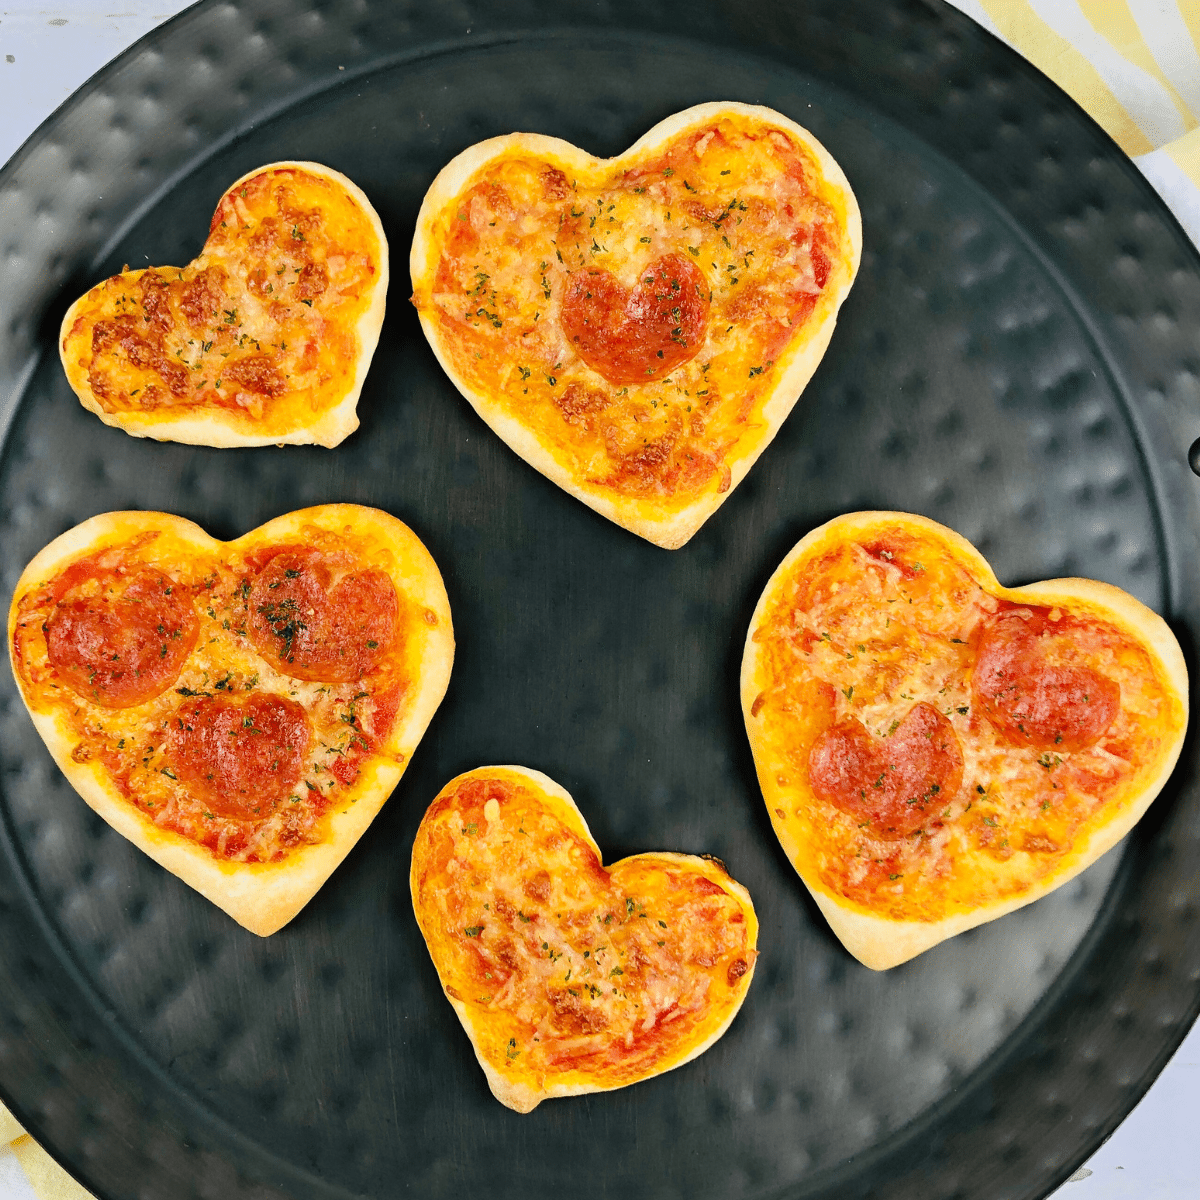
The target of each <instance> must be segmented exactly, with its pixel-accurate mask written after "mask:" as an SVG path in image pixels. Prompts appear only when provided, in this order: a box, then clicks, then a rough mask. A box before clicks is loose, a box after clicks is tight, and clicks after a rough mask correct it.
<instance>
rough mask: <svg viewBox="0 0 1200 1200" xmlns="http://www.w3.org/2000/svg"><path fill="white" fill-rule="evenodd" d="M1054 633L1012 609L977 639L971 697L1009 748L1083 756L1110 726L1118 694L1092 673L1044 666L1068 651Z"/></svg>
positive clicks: (1041, 620) (1033, 614)
mask: <svg viewBox="0 0 1200 1200" xmlns="http://www.w3.org/2000/svg"><path fill="white" fill-rule="evenodd" d="M1065 632H1066V631H1064V633H1065ZM1055 633H1056V630H1055V628H1054V624H1053V623H1052V622H1051V621H1050V620H1049V618H1048V617H1047V615H1046V613H1045V612H1040V611H1035V610H1031V609H1017V610H1015V611H1012V612H1008V613H1004V614H1002V615H1001V616H999V617H997V618H996V619H995V620H994V621H993V622H992V623H991V624H990V625H989V626H988V628H987V629H986V630H984V633H983V636H982V637H981V638H980V640H979V657H978V659H977V660H976V663H975V672H974V675H973V676H972V679H971V692H972V695H973V696H974V698H975V703H976V704H977V705H979V707H980V708H982V709H983V711H984V714H985V715H986V716H987V719H988V720H989V721H990V722H991V723H992V725H993V727H994V728H995V729H996V731H997V732H998V733H1000V734H1002V735H1003V736H1004V737H1005V738H1007V739H1008V741H1010V742H1012V743H1013V744H1014V745H1018V746H1032V747H1034V748H1035V749H1037V750H1051V749H1058V750H1084V749H1086V748H1087V747H1088V746H1094V745H1095V744H1096V742H1098V741H1099V740H1100V738H1101V737H1103V736H1104V733H1105V731H1106V730H1107V729H1108V727H1109V726H1110V725H1111V724H1112V723H1113V721H1114V720H1115V719H1116V716H1117V712H1118V711H1119V710H1120V707H1121V688H1120V685H1119V684H1117V683H1115V682H1113V680H1111V679H1108V678H1107V677H1106V676H1104V675H1101V674H1100V672H1099V671H1093V670H1092V669H1091V668H1090V667H1074V666H1066V665H1060V664H1056V663H1052V662H1050V661H1049V660H1048V658H1047V654H1048V652H1049V651H1050V650H1052V649H1061V648H1063V647H1064V646H1065V645H1067V644H1069V643H1067V640H1066V638H1065V637H1062V636H1055Z"/></svg>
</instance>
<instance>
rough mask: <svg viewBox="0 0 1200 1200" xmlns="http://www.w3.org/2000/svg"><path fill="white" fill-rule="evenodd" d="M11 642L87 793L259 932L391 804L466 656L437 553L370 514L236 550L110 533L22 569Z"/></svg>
mask: <svg viewBox="0 0 1200 1200" xmlns="http://www.w3.org/2000/svg"><path fill="white" fill-rule="evenodd" d="M8 644H9V651H10V654H11V656H12V666H13V674H14V676H15V677H16V680H17V685H18V687H19V688H20V691H21V697H22V699H23V700H24V701H25V705H26V707H27V708H28V709H29V712H30V715H31V716H32V717H33V722H34V725H36V727H37V730H38V732H39V733H40V734H41V735H42V737H43V739H44V740H45V742H46V745H47V746H48V747H49V748H50V752H51V754H53V755H54V759H55V761H56V762H57V763H58V765H59V766H60V767H61V768H62V771H63V774H64V775H66V777H67V779H68V781H69V782H70V783H71V785H72V786H73V787H74V788H75V789H76V791H78V792H79V794H80V795H81V796H82V797H83V798H84V799H85V800H86V801H87V802H88V804H90V805H91V806H92V808H94V809H95V810H96V812H98V813H99V814H100V815H101V816H102V817H103V818H104V819H105V820H106V821H107V822H108V823H109V824H110V825H111V826H112V827H113V828H114V829H115V830H117V832H118V833H121V834H123V835H124V836H125V837H127V838H129V840H130V841H132V842H133V843H134V845H136V846H138V847H139V848H140V849H142V850H144V851H145V852H146V853H147V854H148V855H150V857H151V858H153V859H154V860H155V861H156V862H158V863H160V864H161V865H162V866H164V867H166V868H167V869H168V870H169V871H172V872H174V874H176V875H178V876H179V878H180V879H182V880H183V881H184V882H185V883H188V884H190V885H191V886H192V887H194V888H195V889H196V890H197V891H198V892H200V893H201V894H202V895H204V896H206V897H207V898H208V899H209V900H211V901H212V902H213V903H214V904H216V905H218V906H219V907H220V908H223V909H224V910H225V911H226V912H227V913H229V915H230V916H232V917H233V918H234V920H236V921H238V922H240V923H241V924H242V925H244V926H245V927H246V928H247V929H249V930H251V931H253V932H254V933H257V934H262V935H264V936H265V935H266V934H270V933H274V932H275V931H276V930H277V929H279V928H280V927H281V926H283V925H285V924H286V923H287V922H288V921H290V920H291V919H292V918H293V917H294V916H295V915H296V914H297V913H298V912H299V911H300V909H301V908H303V907H304V905H305V904H307V903H308V901H309V900H311V899H312V897H313V896H314V895H315V894H316V892H317V890H318V889H319V888H320V886H321V884H323V883H324V882H325V880H326V879H327V878H328V877H329V875H330V874H331V873H332V872H333V870H334V868H335V867H336V866H337V865H338V863H340V862H341V861H342V859H343V858H344V857H345V856H346V854H347V853H349V851H350V848H351V847H352V846H353V845H354V843H355V842H357V841H358V839H359V838H360V837H361V836H362V834H363V831H364V830H365V829H366V828H367V826H368V825H369V824H370V823H371V821H372V819H373V818H374V816H375V814H376V813H377V812H378V811H379V810H380V808H381V807H382V806H383V802H384V801H385V800H386V799H387V798H388V796H389V795H390V793H391V791H392V789H393V788H394V787H395V786H396V784H397V782H398V781H399V779H400V776H401V775H402V774H403V773H404V769H405V767H406V766H407V764H408V760H409V758H410V757H411V756H412V753H413V750H414V749H415V748H416V745H417V743H418V742H419V741H420V740H421V735H422V734H423V733H424V732H425V727H426V726H427V725H428V724H429V722H430V720H431V718H432V717H433V714H434V712H435V710H436V709H437V706H438V705H439V704H440V703H441V700H442V696H443V695H444V694H445V691H446V685H447V683H448V682H449V679H450V665H451V662H452V660H453V657H454V634H453V631H452V628H451V623H450V607H449V604H448V602H447V600H446V589H445V588H444V587H443V585H442V577H441V575H440V574H439V573H438V569H437V566H436V565H435V564H434V561H433V559H432V558H430V556H429V552H428V551H427V550H426V549H425V547H424V546H423V545H422V544H421V542H420V541H419V540H418V539H417V537H416V535H415V534H414V533H413V532H412V531H411V530H410V529H409V528H408V527H407V526H405V525H403V524H401V523H400V522H399V521H397V520H396V519H395V517H391V516H388V514H387V513H383V512H380V511H379V510H378V509H373V508H362V507H360V506H358V505H355V504H327V505H322V506H321V507H318V508H306V509H301V510H300V511H298V512H293V513H288V514H287V515H286V516H283V517H278V518H276V519H275V520H274V521H269V522H268V523H267V524H266V525H262V526H260V527H259V528H258V529H255V530H254V531H253V532H251V533H248V534H246V535H245V536H244V537H240V538H238V539H237V540H236V541H233V542H218V541H215V540H214V539H213V538H210V537H209V536H208V535H207V534H206V533H205V532H204V531H203V530H202V529H200V528H199V526H197V525H193V524H192V523H191V522H190V521H185V520H183V519H181V518H180V517H174V516H170V515H168V514H166V513H154V512H117V513H106V514H104V515H103V516H98V517H93V518H92V519H91V520H90V521H84V522H83V524H82V525H77V526H76V527H75V528H74V529H70V530H68V531H67V532H66V533H64V534H63V535H62V536H61V537H59V538H56V539H55V540H54V541H53V542H51V543H50V545H49V546H47V547H46V548H45V549H44V550H43V551H42V552H41V553H40V554H38V556H37V557H36V558H35V559H34V560H33V562H31V563H30V564H29V566H28V567H26V568H25V571H24V573H23V574H22V576H21V578H20V580H19V582H18V583H17V589H16V594H15V595H14V597H13V603H12V609H11V611H10V613H9V621H8Z"/></svg>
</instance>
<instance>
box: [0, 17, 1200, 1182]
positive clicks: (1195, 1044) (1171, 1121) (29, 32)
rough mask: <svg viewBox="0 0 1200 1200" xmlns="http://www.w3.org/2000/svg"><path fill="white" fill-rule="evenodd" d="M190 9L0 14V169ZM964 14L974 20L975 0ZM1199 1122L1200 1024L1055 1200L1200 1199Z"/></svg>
mask: <svg viewBox="0 0 1200 1200" xmlns="http://www.w3.org/2000/svg"><path fill="white" fill-rule="evenodd" d="M1043 2H1046V0H1043ZM1063 2H1065V3H1069V4H1072V5H1074V3H1075V0H1063ZM1132 2H1134V3H1137V2H1139V0H1132ZM1142 2H1153V0H1142ZM187 7H188V5H187V4H186V3H182V2H180V0H151V3H150V4H149V5H142V4H139V3H132V4H130V3H129V0H125V3H124V4H123V3H122V0H75V2H74V3H70V4H52V5H48V6H46V7H37V6H34V5H21V6H19V7H12V8H0V163H3V162H6V161H7V160H8V159H9V158H10V157H11V156H12V154H13V153H14V151H16V150H17V148H18V147H19V146H20V145H21V143H22V142H23V141H24V140H25V139H26V138H27V137H29V135H30V134H32V133H33V131H34V130H35V129H36V128H37V127H38V125H40V124H41V122H42V121H44V120H45V119H46V118H47V117H48V116H49V115H50V114H51V113H52V112H53V111H54V109H55V108H57V107H58V106H59V105H60V104H61V103H62V102H63V101H64V100H66V99H67V97H68V96H70V94H71V93H72V92H73V91H74V90H75V89H76V88H77V87H78V86H79V85H80V84H81V83H83V82H84V80H86V79H87V78H89V76H91V75H93V74H94V73H95V72H96V71H98V70H99V69H100V68H101V67H102V66H104V64H105V63H107V62H108V61H109V60H110V59H112V58H114V57H115V56H116V55H117V54H119V53H120V52H121V51H122V50H124V49H125V48H126V47H127V46H129V45H130V44H131V43H133V42H134V41H136V40H137V39H138V38H140V37H141V36H142V35H143V34H145V33H147V32H149V31H150V30H151V29H153V28H154V26H156V25H158V24H159V23H161V22H162V21H164V20H166V19H167V18H168V17H171V16H174V15H175V14H176V13H178V12H181V11H182V10H183V9H184V8H187ZM959 7H961V8H963V9H964V10H965V11H967V12H970V11H971V6H970V0H962V2H960V3H959ZM1198 1116H1200V1025H1197V1026H1196V1027H1195V1028H1194V1029H1193V1030H1192V1031H1191V1033H1190V1034H1189V1035H1188V1037H1187V1039H1186V1040H1185V1041H1184V1043H1183V1045H1182V1046H1181V1047H1180V1049H1179V1052H1178V1053H1177V1054H1176V1055H1175V1057H1174V1058H1173V1059H1172V1060H1171V1062H1170V1064H1169V1065H1168V1066H1167V1069H1166V1070H1165V1071H1164V1072H1163V1073H1162V1075H1161V1076H1160V1077H1159V1078H1158V1080H1157V1081H1156V1082H1155V1084H1154V1086H1153V1087H1152V1088H1151V1089H1150V1091H1149V1092H1148V1093H1147V1094H1146V1097H1145V1098H1144V1099H1143V1100H1142V1102H1141V1103H1140V1104H1139V1105H1138V1106H1137V1108H1135V1109H1134V1111H1133V1112H1132V1113H1131V1114H1130V1115H1129V1117H1128V1118H1127V1119H1126V1120H1125V1122H1124V1124H1122V1125H1121V1127H1120V1128H1119V1129H1118V1130H1117V1132H1116V1133H1115V1134H1114V1135H1113V1136H1112V1138H1111V1139H1110V1140H1109V1141H1108V1142H1107V1143H1106V1144H1105V1145H1104V1146H1102V1147H1101V1148H1100V1149H1099V1150H1098V1151H1097V1152H1096V1153H1095V1154H1094V1155H1093V1156H1092V1158H1091V1159H1090V1160H1089V1161H1088V1163H1087V1165H1086V1166H1085V1167H1084V1168H1082V1169H1081V1170H1080V1171H1079V1172H1077V1174H1076V1177H1075V1178H1074V1179H1073V1180H1072V1181H1070V1182H1068V1183H1065V1184H1064V1185H1063V1186H1062V1187H1061V1188H1060V1189H1059V1190H1058V1191H1057V1192H1055V1193H1054V1196H1053V1200H1195V1198H1196V1197H1200V1126H1198V1122H1197V1117H1198ZM1085 1172H1086V1174H1085ZM0 1200H36V1198H35V1196H34V1193H33V1190H32V1189H31V1188H30V1186H29V1184H28V1182H27V1181H26V1180H25V1177H24V1175H23V1174H22V1173H21V1170H20V1167H19V1166H18V1165H17V1163H16V1160H15V1159H14V1158H13V1156H12V1153H11V1152H8V1151H6V1152H2V1153H0Z"/></svg>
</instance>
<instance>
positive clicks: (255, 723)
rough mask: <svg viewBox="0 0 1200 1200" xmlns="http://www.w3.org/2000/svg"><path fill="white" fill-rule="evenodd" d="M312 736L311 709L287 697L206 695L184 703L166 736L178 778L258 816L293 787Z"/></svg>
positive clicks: (223, 805)
mask: <svg viewBox="0 0 1200 1200" xmlns="http://www.w3.org/2000/svg"><path fill="white" fill-rule="evenodd" d="M311 741H312V724H311V722H310V721H309V719H308V716H307V714H306V713H305V711H304V709H303V708H301V707H300V705H299V704H297V703H296V702H295V701H294V700H289V699H287V698H286V697H284V696H263V695H254V696H251V697H249V699H247V700H234V699H232V698H227V697H223V696H222V697H205V698H204V699H201V700H197V701H195V702H193V703H191V704H185V705H184V706H183V707H182V708H180V709H179V710H178V711H177V712H176V714H175V717H174V719H173V720H172V721H171V723H170V725H169V726H168V733H167V743H168V746H169V751H168V757H169V758H170V760H171V763H172V765H173V767H174V769H175V771H176V773H177V775H178V778H179V779H180V780H181V781H182V782H184V783H186V784H188V785H189V786H190V787H191V788H192V789H193V791H194V793H195V794H196V795H198V796H201V797H203V799H204V801H205V803H206V804H207V805H208V807H209V808H210V809H212V810H214V811H216V812H219V813H222V814H224V815H227V816H233V817H248V816H253V815H255V814H258V813H260V812H261V811H262V810H263V809H264V808H270V807H271V806H273V805H275V804H277V803H278V802H279V801H280V800H283V799H284V798H285V797H286V796H287V795H288V794H289V793H290V792H292V791H294V790H295V788H296V785H297V784H298V783H299V782H300V776H301V774H302V773H303V771H304V766H305V760H306V758H307V756H308V750H309V743H310V742H311Z"/></svg>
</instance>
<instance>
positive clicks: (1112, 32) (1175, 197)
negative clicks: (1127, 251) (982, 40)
mask: <svg viewBox="0 0 1200 1200" xmlns="http://www.w3.org/2000/svg"><path fill="white" fill-rule="evenodd" d="M950 3H952V4H953V5H954V6H955V7H956V8H958V9H960V10H961V11H962V12H964V13H966V14H967V16H969V17H973V18H974V19H975V20H976V21H978V22H979V23H980V24H981V25H982V26H983V27H984V28H985V29H987V30H988V31H989V32H991V33H994V34H996V36H997V37H1000V38H1002V39H1003V40H1004V41H1006V42H1007V43H1008V44H1009V45H1010V46H1012V48H1013V49H1014V50H1016V51H1018V52H1019V53H1021V54H1023V55H1024V56H1025V57H1026V58H1027V59H1029V61H1030V62H1031V63H1033V65H1034V66H1035V67H1037V68H1039V69H1040V70H1042V71H1044V72H1045V73H1046V74H1047V75H1049V76H1050V78H1051V79H1053V80H1054V82H1055V83H1057V84H1058V85H1059V87H1061V88H1062V89H1063V91H1065V92H1067V93H1069V94H1070V95H1071V96H1072V97H1073V98H1074V99H1075V100H1076V101H1077V102H1078V103H1079V104H1080V105H1081V106H1082V107H1083V108H1086V109H1087V111H1088V112H1089V113H1091V115H1092V116H1093V117H1094V118H1095V119H1096V121H1098V122H1099V123H1100V124H1101V125H1102V126H1103V127H1104V129H1105V130H1106V131H1107V132H1108V134H1109V135H1110V136H1111V137H1112V138H1113V140H1114V141H1115V142H1116V143H1117V144H1118V145H1119V146H1120V147H1121V149H1122V150H1124V151H1125V153H1126V154H1128V155H1129V156H1130V157H1131V158H1132V159H1133V161H1134V162H1135V163H1137V165H1138V166H1139V167H1140V168H1141V170H1142V173H1143V174H1144V175H1145V176H1146V178H1147V179H1149V181H1150V182H1151V183H1152V184H1153V185H1154V187H1155V188H1157V189H1158V192H1159V194H1160V195H1161V196H1162V198H1163V199H1164V200H1165V201H1166V203H1167V206H1168V207H1169V208H1170V209H1171V210H1172V212H1174V214H1175V216H1176V217H1177V218H1178V220H1179V223H1180V224H1181V225H1182V226H1183V227H1184V229H1185V230H1187V233H1188V235H1189V236H1190V237H1191V239H1192V241H1193V242H1194V243H1196V245H1197V246H1200V0H950Z"/></svg>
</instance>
